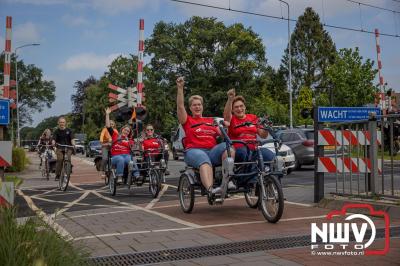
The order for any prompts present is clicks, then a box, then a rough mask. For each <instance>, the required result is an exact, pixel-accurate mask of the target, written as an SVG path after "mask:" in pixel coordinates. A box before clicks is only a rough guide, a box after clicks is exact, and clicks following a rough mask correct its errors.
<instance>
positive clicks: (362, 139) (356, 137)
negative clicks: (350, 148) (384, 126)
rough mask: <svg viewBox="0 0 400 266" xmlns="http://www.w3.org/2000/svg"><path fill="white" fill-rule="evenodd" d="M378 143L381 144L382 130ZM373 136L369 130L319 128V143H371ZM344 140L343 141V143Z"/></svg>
mask: <svg viewBox="0 0 400 266" xmlns="http://www.w3.org/2000/svg"><path fill="white" fill-rule="evenodd" d="M377 134H378V135H377V139H378V141H377V142H378V145H380V144H381V132H380V131H377ZM370 139H371V136H370V134H369V132H368V131H361V130H358V131H355V130H352V131H350V130H330V129H322V130H318V145H321V146H327V145H336V146H346V145H350V143H351V145H370ZM342 142H343V143H342Z"/></svg>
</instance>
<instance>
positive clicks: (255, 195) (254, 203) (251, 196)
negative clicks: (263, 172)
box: [244, 184, 260, 209]
mask: <svg viewBox="0 0 400 266" xmlns="http://www.w3.org/2000/svg"><path fill="white" fill-rule="evenodd" d="M259 195H260V194H259V186H258V184H257V185H256V186H255V187H252V188H249V190H248V191H247V192H244V198H245V200H246V203H247V205H248V206H249V207H250V208H252V209H255V208H257V207H258V204H259V203H260V197H259Z"/></svg>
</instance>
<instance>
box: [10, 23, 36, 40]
mask: <svg viewBox="0 0 400 266" xmlns="http://www.w3.org/2000/svg"><path fill="white" fill-rule="evenodd" d="M12 38H13V40H12V41H13V42H14V43H15V44H17V43H18V44H21V43H22V44H24V43H32V42H40V41H41V37H40V33H39V28H38V26H36V25H35V24H33V23H32V22H26V23H24V24H19V25H17V26H16V27H15V30H13V37H12ZM13 46H14V45H13Z"/></svg>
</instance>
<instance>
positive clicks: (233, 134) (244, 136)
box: [228, 114, 258, 150]
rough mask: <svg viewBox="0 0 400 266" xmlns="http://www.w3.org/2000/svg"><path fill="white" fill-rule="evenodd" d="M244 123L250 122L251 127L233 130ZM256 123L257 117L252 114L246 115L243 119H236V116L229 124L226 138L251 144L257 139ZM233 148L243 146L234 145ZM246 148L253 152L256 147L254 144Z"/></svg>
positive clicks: (241, 145)
mask: <svg viewBox="0 0 400 266" xmlns="http://www.w3.org/2000/svg"><path fill="white" fill-rule="evenodd" d="M245 122H251V123H252V124H253V125H250V126H242V127H238V128H235V127H236V126H238V125H241V124H243V123H245ZM257 123H258V117H257V116H256V115H253V114H246V116H245V117H244V118H237V117H236V116H234V115H233V116H232V119H231V124H230V126H229V129H228V136H229V137H230V138H231V140H242V141H246V142H252V141H255V140H256V139H257V128H258V127H257ZM233 146H234V147H235V148H239V147H243V144H240V143H234V144H233ZM248 147H249V148H250V149H251V150H255V149H256V146H255V144H254V143H250V144H249V145H248Z"/></svg>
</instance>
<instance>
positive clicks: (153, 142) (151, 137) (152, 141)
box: [142, 124, 169, 175]
mask: <svg viewBox="0 0 400 266" xmlns="http://www.w3.org/2000/svg"><path fill="white" fill-rule="evenodd" d="M163 145H166V141H165V140H164V139H163V138H161V137H159V136H156V135H155V134H154V127H153V125H152V124H147V125H146V127H145V137H144V139H143V142H142V148H143V150H144V151H151V150H155V151H154V154H152V156H153V157H152V159H153V160H154V161H160V160H161V159H164V160H165V163H166V165H167V167H168V157H169V154H168V150H164V157H163V156H162V154H161V151H160V149H162V148H163ZM165 174H166V175H169V171H168V170H166V171H165Z"/></svg>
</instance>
